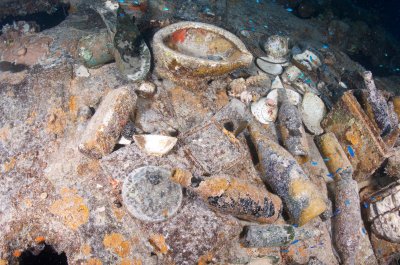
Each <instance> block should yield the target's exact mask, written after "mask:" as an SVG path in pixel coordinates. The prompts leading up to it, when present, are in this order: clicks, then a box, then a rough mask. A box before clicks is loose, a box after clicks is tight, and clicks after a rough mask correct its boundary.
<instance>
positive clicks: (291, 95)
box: [267, 89, 301, 106]
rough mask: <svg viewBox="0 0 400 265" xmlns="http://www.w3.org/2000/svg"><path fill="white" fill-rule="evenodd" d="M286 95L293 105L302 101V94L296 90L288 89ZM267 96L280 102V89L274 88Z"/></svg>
mask: <svg viewBox="0 0 400 265" xmlns="http://www.w3.org/2000/svg"><path fill="white" fill-rule="evenodd" d="M286 95H287V97H288V99H289V102H290V103H292V104H293V105H296V106H297V105H299V104H300V102H301V95H300V94H299V93H297V92H296V91H294V90H291V89H286ZM267 98H269V99H271V100H273V101H275V102H278V89H273V90H272V91H271V92H269V93H268V95H267Z"/></svg>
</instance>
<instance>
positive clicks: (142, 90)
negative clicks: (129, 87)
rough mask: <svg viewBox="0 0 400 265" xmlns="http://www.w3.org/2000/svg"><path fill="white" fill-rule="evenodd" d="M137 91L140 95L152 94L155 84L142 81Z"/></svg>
mask: <svg viewBox="0 0 400 265" xmlns="http://www.w3.org/2000/svg"><path fill="white" fill-rule="evenodd" d="M137 92H138V93H139V94H140V95H142V96H152V95H154V94H155V93H156V85H155V84H153V83H152V82H148V81H144V82H143V83H142V84H141V85H140V86H139V88H138V89H137Z"/></svg>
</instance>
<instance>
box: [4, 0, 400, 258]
mask: <svg viewBox="0 0 400 265" xmlns="http://www.w3.org/2000/svg"><path fill="white" fill-rule="evenodd" d="M134 2H135V1H134ZM306 3H307V1H304V3H303V4H302V5H301V6H299V7H296V8H297V10H298V11H297V12H299V14H300V15H301V16H304V17H309V16H311V14H312V13H314V11H312V8H313V7H310V6H308V7H307V5H306ZM150 7H151V6H150V4H149V6H147V2H142V1H141V3H125V1H120V4H119V5H117V4H116V3H113V2H111V1H107V3H106V4H105V6H102V5H100V4H93V6H92V7H91V9H95V11H93V10H92V11H93V12H94V13H96V12H97V13H96V16H99V17H100V18H99V20H100V21H101V22H102V23H104V24H105V25H103V26H104V27H103V28H102V29H100V30H98V31H96V32H91V34H85V35H80V36H79V37H78V36H75V42H74V45H75V46H74V53H73V55H74V57H73V58H72V59H71V58H69V57H68V60H71V61H73V64H72V67H71V68H68V71H69V72H71V76H70V77H69V78H67V79H66V80H64V82H63V83H62V80H61V81H60V82H59V83H57V85H53V86H57V87H62V85H64V84H68V85H69V87H68V89H65V91H64V90H63V93H59V92H57V93H55V94H56V96H55V97H56V98H57V100H55V101H54V102H55V103H54V102H53V101H51V100H49V101H48V102H49V103H50V102H51V104H54V105H56V106H58V108H55V110H53V111H52V114H51V115H50V114H47V111H48V110H47V108H46V115H47V116H46V115H43V116H45V117H46V122H48V123H49V124H50V125H48V126H49V127H50V129H48V131H50V132H49V133H48V134H50V133H51V134H50V135H51V136H52V138H50V137H49V136H48V135H47V134H45V136H43V135H41V134H40V133H38V131H40V130H39V129H37V128H36V129H35V133H38V134H39V136H36V137H47V138H43V139H46V140H47V141H49V142H50V143H51V148H49V150H47V149H46V152H43V154H42V153H41V155H42V156H39V155H37V154H36V153H34V155H35V159H33V160H32V161H31V162H30V164H29V165H28V167H31V169H29V170H32V172H33V171H34V169H35V168H34V167H37V168H39V169H37V171H36V173H34V175H38V176H40V177H41V178H42V179H41V181H38V182H33V181H32V183H33V184H30V183H31V182H29V183H28V184H27V185H28V186H29V185H32V186H34V185H36V186H37V187H44V186H46V185H49V186H51V187H52V189H48V190H46V191H43V192H40V193H39V195H40V199H41V202H40V203H42V204H44V205H45V206H40V207H43V208H40V209H41V211H43V212H44V214H43V218H44V219H48V220H39V221H38V222H40V223H42V222H49V223H50V225H49V226H50V227H51V228H52V229H53V230H57V229H55V228H59V229H60V230H61V231H62V232H61V235H63V236H64V235H66V237H68V239H71V238H75V237H76V236H77V237H78V238H79V239H80V240H75V241H76V242H75V241H74V242H70V241H72V240H68V242H65V241H60V239H59V238H61V237H62V236H59V235H57V234H53V237H51V236H50V237H46V240H42V241H41V242H40V243H41V244H42V245H43V246H47V244H50V243H51V245H56V246H57V249H58V248H60V249H62V250H63V251H64V248H65V249H66V250H65V253H66V255H67V257H68V262H71V264H72V262H73V263H74V264H75V263H76V264H102V262H101V260H103V261H104V264H113V262H114V263H115V262H116V261H118V263H119V264H196V263H197V264H249V265H251V264H253V265H254V264H371V265H372V264H386V263H387V262H391V261H393V260H395V259H396V258H397V257H398V254H397V253H396V251H397V252H399V251H400V226H399V221H400V220H399V211H400V184H399V178H400V168H399V163H400V151H399V150H400V149H399V148H400V146H399V142H400V141H399V133H400V129H399V114H400V111H399V109H400V104H399V98H398V97H394V95H392V94H390V93H389V92H387V91H383V90H380V89H378V88H377V86H376V85H375V82H374V79H373V77H372V73H371V72H369V71H359V69H357V70H354V69H352V72H351V74H349V73H346V74H345V73H344V72H343V71H339V70H338V69H339V68H341V66H338V65H337V63H338V62H340V61H342V60H345V59H343V58H342V57H341V56H342V54H341V53H340V52H338V51H337V50H335V49H332V50H330V49H329V48H327V47H323V48H321V47H316V46H315V45H313V44H312V43H311V44H310V45H308V46H307V47H305V46H304V45H300V43H292V42H291V41H290V36H287V35H285V34H280V35H276V34H275V35H274V34H269V35H268V36H267V35H265V36H263V37H262V38H260V40H263V41H262V43H259V46H260V47H246V46H245V44H244V43H243V42H242V40H241V39H240V38H246V37H245V36H235V35H234V34H233V33H231V32H229V31H227V30H225V29H222V28H220V27H217V26H215V25H210V24H206V23H201V22H178V23H169V22H168V23H166V24H169V25H167V26H166V24H162V26H160V28H152V30H153V31H154V32H153V33H154V34H150V35H152V38H151V41H147V40H145V39H144V36H147V35H145V34H143V32H141V31H140V29H139V27H138V22H137V21H135V20H134V19H133V18H135V17H133V18H132V16H134V15H135V16H139V19H140V21H141V23H145V22H144V21H145V14H146V12H148V11H147V10H148V9H147V8H149V9H150ZM153 8H154V6H153ZM157 8H158V9H160V6H158V7H157ZM165 8H167V10H166V11H169V9H168V7H164V8H161V10H164V9H165ZM190 12H194V13H198V12H202V14H203V15H204V16H206V17H208V18H210V17H213V18H214V17H216V16H217V15H218V14H215V13H213V12H212V10H211V9H207V6H204V8H203V9H195V10H190V7H189V6H188V5H185V6H182V7H181V8H180V9H179V10H178V12H177V13H178V16H177V17H187V16H188V14H189V13H190ZM71 23H72V22H71ZM72 24H73V25H76V24H74V23H72ZM67 25H68V24H67ZM159 25H160V24H159ZM31 33H32V32H31ZM32 34H33V33H32ZM147 34H149V33H147ZM249 34H250V33H249ZM41 38H45V36H42V37H41ZM41 38H36V39H37V41H40V40H41ZM32 39H33V37H32ZM58 41H59V40H58V39H52V41H49V42H48V43H47V42H46V43H47V46H46V51H45V52H43V53H46V54H47V53H51V54H53V52H54V47H53V46H52V45H53V44H52V43H57V42H58ZM15 45H16V44H10V45H9V46H8V47H7V50H5V51H4V52H2V53H1V54H0V56H2V57H1V58H3V59H4V58H5V59H7V58H8V57H7V56H9V55H10V54H11V55H12V54H14V55H13V56H14V57H15V58H17V59H15V60H14V61H13V62H19V60H18V58H19V57H21V56H22V57H23V56H25V55H24V54H22V53H23V52H22V51H21V52H20V53H21V54H18V52H17V54H16V55H15V51H17V47H14V46H15ZM291 46H292V47H291ZM29 47H31V46H28V54H29V53H30V50H29V49H30V48H29ZM256 48H257V49H258V48H260V49H259V52H261V56H260V53H255V52H253V51H254V50H255V49H256ZM150 50H151V51H152V52H153V53H150ZM327 50H329V51H327ZM25 52H26V50H25ZM152 55H154V56H153V57H152ZM40 59H41V60H44V59H43V58H42V57H40ZM10 61H11V59H10ZM53 62H54V61H53ZM332 62H334V63H332ZM38 63H39V62H38V61H37V60H36V61H34V62H32V65H37V64H38ZM152 64H153V65H154V67H151V66H152ZM55 65H58V64H55ZM61 65H64V66H65V65H68V64H67V63H62V64H61ZM59 67H61V66H59ZM24 71H30V70H24ZM35 71H41V69H35ZM49 71H50V70H49ZM59 71H60V72H67V71H66V70H65V69H64V68H61V70H59ZM33 73H34V74H35V77H37V76H39V75H38V74H37V72H33ZM12 74H13V73H9V74H8V75H10V76H11V77H9V76H7V78H14V76H12ZM25 74H27V73H25ZM349 76H353V77H354V79H351V82H350V81H349ZM356 77H357V78H356ZM37 78H39V77H37ZM102 78H104V79H102ZM342 78H343V79H342ZM53 79H55V78H53ZM4 80H10V79H6V78H4V79H2V78H0V85H1V84H2V83H1V82H5V81H4ZM24 80H25V79H24ZM99 80H100V81H99ZM271 80H273V81H272V82H271ZM14 81H15V80H14ZM56 81H58V80H56ZM15 82H16V83H17V84H18V82H17V81H15ZM24 82H27V83H28V82H29V81H27V80H25V81H24ZM32 82H35V81H32ZM35 84H36V83H35ZM35 84H34V85H32V87H34V88H35V89H31V90H27V91H26V93H27V94H26V95H23V96H21V97H22V98H24V99H26V97H28V96H29V97H32V96H31V94H29V93H33V92H32V91H34V90H40V89H38V88H37V87H36V85H35ZM22 86H23V84H22ZM10 87H12V86H11V85H10V81H7V86H6V89H7V91H8V92H7V93H8V94H5V95H7V97H9V98H11V99H13V98H14V97H19V96H20V95H15V93H19V92H18V91H17V90H18V89H15V91H14V90H13V89H10ZM51 87H52V86H51ZM0 92H1V91H0ZM63 97H66V98H67V100H65V98H63ZM32 98H35V100H38V99H37V98H36V97H32ZM11 99H10V100H11ZM31 102H32V99H30V100H26V101H25V103H26V104H28V103H29V104H33V105H35V104H34V103H31ZM33 102H36V101H33ZM41 104H43V105H44V103H43V102H41ZM57 104H58V105H57ZM0 107H3V106H2V105H1V104H0ZM66 108H68V111H65V109H66ZM0 110H2V109H0ZM37 111H39V110H37ZM27 115H28V117H29V119H33V120H34V119H35V117H36V115H38V114H37V113H34V111H29V113H28V114H27ZM28 122H29V121H28ZM32 123H33V124H34V122H33V121H31V124H32ZM38 123H39V122H38ZM0 125H2V126H3V124H2V123H0ZM13 126H18V123H17V122H15V123H13V124H12V126H11V125H7V127H6V125H4V127H2V128H0V144H1V145H0V151H2V150H5V148H3V139H6V138H8V135H11V133H10V132H11V130H13ZM4 142H5V141H4ZM22 146H23V145H22ZM44 148H45V147H44ZM46 148H48V147H46ZM14 155H15V157H18V156H19V155H20V154H18V153H15V154H14ZM0 161H1V160H0ZM20 161H21V160H18V159H16V158H10V159H9V160H7V162H6V163H4V166H3V165H2V167H1V168H0V169H1V170H2V171H1V173H2V174H3V172H4V176H5V177H4V179H12V178H13V175H12V174H17V173H16V172H15V170H14V168H19V167H21V166H23V167H27V166H26V164H24V163H22V162H20ZM21 164H24V165H21ZM36 164H37V165H36ZM29 170H26V172H27V173H26V175H27V176H28V177H26V179H27V181H30V180H29V179H30V178H31V176H30V175H29V174H31V175H32V173H30V171H29ZM24 172H25V171H24ZM45 178H46V181H45V182H44V181H43V179H45ZM0 180H1V179H0ZM7 181H8V180H7ZM0 183H1V182H0ZM36 186H35V187H36ZM37 187H36V188H37ZM1 189H2V188H1V187H0V191H3V190H1ZM37 189H38V188H37ZM10 190H11V191H10V192H12V194H13V196H15V197H12V198H11V199H12V202H9V201H8V200H11V199H9V198H8V197H6V198H7V202H6V203H7V205H8V204H10V205H13V204H17V205H18V207H19V208H21V209H22V208H23V209H28V208H30V209H32V208H34V207H32V202H31V201H32V200H39V199H37V198H36V197H35V196H37V194H36V193H37V192H34V193H33V194H31V193H29V194H30V195H29V196H33V197H32V198H31V197H29V198H28V197H24V199H23V200H22V199H21V202H20V201H19V200H20V199H19V196H22V195H21V194H20V193H19V191H15V190H13V189H11V188H10ZM43 194H44V195H43ZM58 194H60V195H61V197H62V198H61V199H60V198H59V197H60V196H59V195H58ZM22 197H23V196H22ZM1 198H2V197H1V194H0V199H1ZM43 201H44V202H43ZM29 205H30V206H29ZM7 207H8V206H7ZM10 207H11V206H10ZM11 208H12V207H11ZM43 209H45V210H43ZM3 211H4V212H6V211H11V210H10V208H6V207H3V206H1V205H0V217H1V216H2V214H3ZM13 211H14V210H13ZM13 211H11V212H12V213H13V214H14V212H13ZM29 211H33V210H29ZM15 216H16V215H13V217H15ZM4 220H5V219H4ZM2 223H3V221H2V220H1V219H0V224H2ZM5 223H6V222H5ZM11 223H13V222H11ZM10 227H11V226H7V227H6V229H5V231H6V232H4V234H2V233H3V232H0V235H5V238H6V240H5V241H7V242H12V243H6V244H7V245H4V246H3V245H2V244H0V264H1V265H3V264H7V262H8V260H9V261H10V263H11V261H12V262H14V261H16V260H18V258H19V256H20V255H21V253H22V252H21V250H20V249H21V248H22V247H20V246H18V244H16V243H15V244H14V243H13V242H14V241H13V240H12V239H13V238H14V235H13V233H14V231H13V230H12V229H11V228H10ZM17 227H20V230H19V231H20V233H21V234H24V235H26V232H24V231H25V230H24V229H27V230H29V229H30V228H24V227H23V226H17ZM21 227H22V228H21ZM44 227H47V226H44ZM32 229H37V228H32ZM44 230H46V229H44ZM44 230H39V231H44ZM32 231H33V232H32ZM32 231H31V230H29V231H28V232H27V234H28V235H29V236H30V237H32V235H34V234H35V233H36V231H37V230H32ZM31 233H32V234H31ZM49 233H50V234H51V233H52V232H49ZM82 235H85V236H84V237H81V236H82ZM87 235H90V239H87ZM30 237H29V238H30ZM29 238H28V239H29ZM82 238H85V240H87V241H85V240H83V241H82V242H81V239H82ZM29 240H30V239H29ZM29 240H28V241H29ZM21 241H22V238H20V237H18V238H17V240H16V241H15V242H21ZM45 241H46V242H45ZM60 242H62V243H60ZM45 243H46V245H45ZM25 244H26V245H25V247H26V246H28V245H29V244H30V243H25ZM99 246H100V247H99ZM383 246H387V247H385V249H384V250H382V249H381V248H383ZM28 249H29V248H28ZM10 250H12V251H13V252H11V251H10ZM394 250H395V251H394ZM15 251H17V252H15ZM18 251H19V252H18ZM38 252H40V251H38ZM61 252H62V251H61ZM10 253H16V254H14V256H12V254H10ZM18 253H19V255H18ZM36 254H38V253H36ZM3 260H4V261H3Z"/></svg>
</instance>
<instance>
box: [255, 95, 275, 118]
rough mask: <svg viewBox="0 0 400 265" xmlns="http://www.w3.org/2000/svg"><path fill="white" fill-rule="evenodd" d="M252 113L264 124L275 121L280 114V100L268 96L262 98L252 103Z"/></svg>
mask: <svg viewBox="0 0 400 265" xmlns="http://www.w3.org/2000/svg"><path fill="white" fill-rule="evenodd" d="M251 113H253V115H254V117H255V118H256V119H257V120H258V121H259V122H261V123H263V124H268V123H271V122H275V120H276V117H277V115H278V102H277V101H274V100H273V99H269V98H267V97H263V98H260V99H259V100H258V101H257V102H255V103H253V104H251Z"/></svg>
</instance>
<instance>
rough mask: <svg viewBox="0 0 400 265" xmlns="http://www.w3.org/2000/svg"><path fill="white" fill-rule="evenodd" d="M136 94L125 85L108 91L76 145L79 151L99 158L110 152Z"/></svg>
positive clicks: (130, 111) (133, 105) (132, 108)
mask: <svg viewBox="0 0 400 265" xmlns="http://www.w3.org/2000/svg"><path fill="white" fill-rule="evenodd" d="M136 99H137V97H136V95H134V94H132V93H131V92H130V91H129V90H128V89H127V88H126V87H120V88H117V89H114V90H112V91H110V92H109V93H108V94H107V95H106V96H105V98H104V99H103V101H102V102H101V104H100V106H99V107H98V109H97V110H96V112H95V114H94V115H93V117H92V118H91V119H90V121H89V123H88V125H87V127H86V129H85V132H84V134H83V136H82V139H81V142H80V144H79V146H78V148H79V151H81V153H83V154H85V155H87V156H89V157H91V158H97V159H100V158H102V157H103V156H105V155H107V154H109V153H111V152H112V150H113V148H114V146H115V144H116V143H117V141H118V138H119V136H120V133H121V131H122V129H123V128H124V126H125V124H126V123H127V122H128V120H129V115H130V114H131V113H132V111H133V110H134V109H135V105H136Z"/></svg>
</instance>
